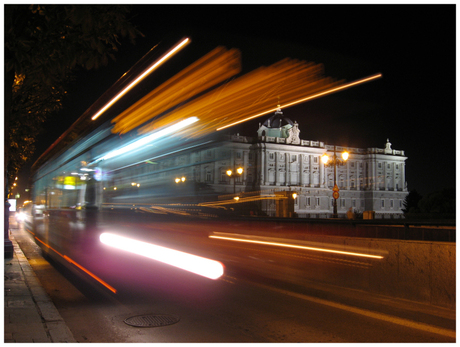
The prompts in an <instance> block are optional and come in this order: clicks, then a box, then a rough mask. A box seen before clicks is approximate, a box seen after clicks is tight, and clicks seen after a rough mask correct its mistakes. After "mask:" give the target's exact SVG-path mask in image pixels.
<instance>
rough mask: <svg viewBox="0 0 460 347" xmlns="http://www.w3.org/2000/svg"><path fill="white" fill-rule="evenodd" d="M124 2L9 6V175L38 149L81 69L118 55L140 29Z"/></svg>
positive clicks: (6, 18) (7, 114)
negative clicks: (41, 134)
mask: <svg viewBox="0 0 460 347" xmlns="http://www.w3.org/2000/svg"><path fill="white" fill-rule="evenodd" d="M128 13H129V10H128V7H126V6H114V5H110V6H96V5H6V6H5V74H4V78H5V81H4V83H5V141H6V143H5V168H6V169H7V170H8V173H7V178H8V179H10V180H11V178H13V177H14V176H15V175H16V173H17V171H18V170H19V168H20V167H21V166H22V165H23V164H24V162H25V161H27V160H28V159H30V157H31V156H32V154H33V152H34V142H35V135H36V134H37V133H38V132H39V131H40V126H41V124H42V123H43V122H44V121H45V120H46V119H47V118H48V117H49V116H50V115H51V114H53V113H54V112H56V111H58V110H59V109H60V108H61V107H62V100H63V98H64V97H65V95H66V90H65V88H66V85H67V83H68V82H69V81H70V80H71V78H72V73H74V72H75V71H77V70H78V69H81V68H83V69H93V68H98V67H100V66H102V65H105V64H107V63H108V61H109V59H115V55H114V53H115V52H116V51H117V49H118V46H119V45H120V38H121V37H125V36H127V37H129V38H130V39H131V41H133V40H134V38H135V37H136V36H137V35H139V34H140V32H139V31H137V29H136V28H135V27H134V26H133V25H132V24H131V23H130V22H129V21H128V19H127V17H126V16H127V15H128Z"/></svg>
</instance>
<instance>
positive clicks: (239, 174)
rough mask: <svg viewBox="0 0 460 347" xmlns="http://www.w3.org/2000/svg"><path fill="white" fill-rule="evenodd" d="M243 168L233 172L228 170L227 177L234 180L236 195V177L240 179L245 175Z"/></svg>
mask: <svg viewBox="0 0 460 347" xmlns="http://www.w3.org/2000/svg"><path fill="white" fill-rule="evenodd" d="M243 171H244V170H243V168H242V167H239V168H238V169H236V170H235V172H233V171H232V170H231V169H228V170H227V172H226V173H227V176H228V177H230V178H233V194H235V193H236V177H240V176H241V175H242V174H243Z"/></svg>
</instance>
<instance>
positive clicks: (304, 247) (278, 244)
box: [209, 235, 383, 259]
mask: <svg viewBox="0 0 460 347" xmlns="http://www.w3.org/2000/svg"><path fill="white" fill-rule="evenodd" d="M209 238H210V239H220V240H227V241H238V242H247V243H257V244H260V245H268V246H278V247H287V248H297V249H305V250H309V251H317V252H326V253H337V254H345V255H352V256H356V257H364V258H374V259H383V257H382V256H380V255H372V254H364V253H356V252H345V251H339V250H335V249H328V248H318V247H308V246H302V245H295V244H291V243H282V242H271V241H258V240H248V239H241V238H237V237H227V236H217V235H209Z"/></svg>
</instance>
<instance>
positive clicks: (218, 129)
mask: <svg viewBox="0 0 460 347" xmlns="http://www.w3.org/2000/svg"><path fill="white" fill-rule="evenodd" d="M381 77H382V74H380V73H379V74H375V75H372V76H369V77H365V78H362V79H360V80H357V81H354V82H350V83H345V84H343V85H341V86H339V87H334V88H331V89H329V90H326V91H323V92H320V93H316V94H314V95H310V96H307V97H305V98H302V99H300V100H296V101H294V102H291V103H287V104H283V105H281V106H280V107H281V108H287V107H290V106H293V105H297V104H300V103H302V102H306V101H308V100H312V99H316V98H319V97H321V96H324V95H328V94H332V93H335V92H338V91H340V90H343V89H347V88H350V87H353V86H356V85H358V84H362V83H366V82H370V81H372V80H375V79H377V78H381ZM277 109H278V107H276V108H271V109H270V110H267V111H264V112H261V113H258V114H256V115H253V116H251V117H247V118H245V119H242V120H239V121H236V122H233V123H230V124H227V125H224V126H222V127H220V128H217V129H216V131H220V130H222V129H226V128H229V127H231V126H234V125H236V124H240V123H243V122H246V121H248V120H250V119H254V118H257V117H260V116H263V115H265V114H268V113H272V112H275V111H276V110H277Z"/></svg>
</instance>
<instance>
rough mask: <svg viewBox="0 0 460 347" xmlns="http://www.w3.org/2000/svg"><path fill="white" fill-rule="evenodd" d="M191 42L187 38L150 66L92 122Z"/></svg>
mask: <svg viewBox="0 0 460 347" xmlns="http://www.w3.org/2000/svg"><path fill="white" fill-rule="evenodd" d="M189 42H190V39H188V38H185V39H184V40H182V41H181V42H179V43H178V44H177V45H176V46H174V47H173V48H171V50H170V51H169V52H167V53H166V54H165V55H163V56H162V57H161V58H160V59H158V60H157V61H156V62H155V63H153V64H152V65H150V67H149V68H148V69H147V70H145V71H144V72H143V73H142V74H141V75H139V77H137V78H136V79H135V80H134V81H133V82H131V83H130V84H129V85H128V86H127V87H126V88H124V89H123V90H122V91H121V92H119V93H118V94H117V95H115V96H114V97H113V98H112V100H110V101H109V102H108V103H107V104H106V105H105V106H104V107H103V108H101V109H100V110H99V111H98V112H97V113H96V114H95V115H94V116H93V117H91V120H96V119H97V118H98V117H99V116H100V115H101V114H102V113H104V112H105V110H107V109H108V108H109V107H110V106H112V105H113V104H114V103H115V102H117V100H118V99H120V98H121V97H122V96H123V95H125V94H126V93H127V92H129V91H130V90H131V89H132V88H133V87H134V86H135V85H136V84H138V83H139V82H140V81H142V80H143V79H144V78H145V77H146V76H147V75H148V74H150V73H151V72H152V71H153V70H155V69H156V68H157V67H158V66H160V65H161V64H162V63H163V62H165V61H166V60H167V59H168V58H169V57H170V56H172V55H173V54H174V53H176V52H177V51H179V50H180V49H181V48H182V47H183V46H185V45H186V44H187V43H189Z"/></svg>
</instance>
